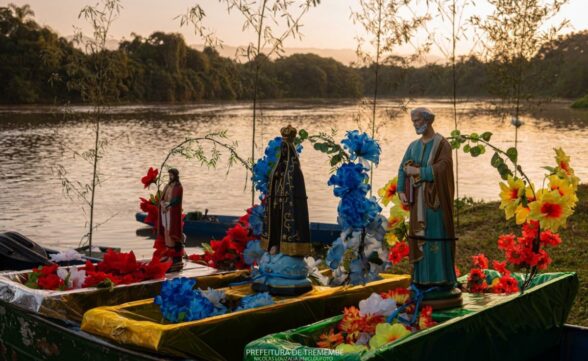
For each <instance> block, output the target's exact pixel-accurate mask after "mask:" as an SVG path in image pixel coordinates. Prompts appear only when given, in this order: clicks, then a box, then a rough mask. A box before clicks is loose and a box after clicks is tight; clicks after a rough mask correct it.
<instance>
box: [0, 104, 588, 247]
mask: <svg viewBox="0 0 588 361" xmlns="http://www.w3.org/2000/svg"><path fill="white" fill-rule="evenodd" d="M395 104H396V103H395V102H393V101H391V100H385V101H382V102H381V105H382V107H383V108H386V107H388V108H392V107H394V106H395ZM411 105H415V106H416V105H426V106H428V107H430V108H431V109H432V110H433V111H434V112H435V113H436V114H437V119H436V121H435V123H434V126H435V129H436V130H437V131H438V132H440V133H441V134H444V135H448V134H449V133H450V132H451V130H452V129H453V127H454V125H453V117H452V107H451V104H450V103H449V102H446V101H442V100H431V99H418V100H417V101H414V102H413V103H412V104H411ZM263 106H264V109H263V111H262V116H261V120H260V122H259V123H258V137H257V138H256V143H257V145H258V147H257V153H256V154H257V156H258V155H259V154H260V153H261V152H262V151H263V148H265V145H266V144H267V141H268V140H269V139H271V138H273V137H275V136H277V135H279V130H280V128H281V127H283V126H285V125H288V124H292V126H294V127H296V128H304V129H306V130H307V131H308V132H309V133H311V134H316V133H318V132H331V129H332V128H336V129H337V130H338V133H337V134H338V136H337V139H341V138H342V137H343V135H344V131H346V130H351V129H357V128H358V126H359V125H360V124H361V126H362V127H364V128H366V127H367V124H365V122H363V119H367V115H366V113H362V112H361V111H360V108H361V107H360V106H359V105H358V103H357V102H355V101H312V102H311V101H309V102H302V101H296V102H266V103H264V105H263ZM487 108H489V103H487V102H485V101H476V102H468V103H466V104H462V105H460V129H462V132H474V131H475V132H479V133H482V132H484V131H491V132H492V133H493V134H494V135H493V142H494V143H495V144H496V145H498V146H500V147H504V148H507V147H509V146H511V145H512V144H513V142H514V127H513V126H511V125H510V122H508V121H504V120H502V119H501V118H500V117H498V116H496V115H493V114H491V113H488V112H486V111H483V110H484V109H487ZM90 111H91V108H89V107H82V106H69V107H1V108H0V205H1V207H2V208H1V210H0V230H15V231H18V232H21V233H23V234H24V235H27V236H29V237H30V238H32V239H33V240H35V241H38V242H40V243H42V244H44V245H47V246H53V247H57V248H68V247H73V246H77V245H78V243H79V241H80V238H81V236H82V235H83V234H84V233H85V231H84V229H85V224H86V219H87V216H86V215H85V213H84V210H83V207H82V204H81V202H80V201H79V200H77V199H75V197H74V200H70V199H68V198H66V197H65V196H64V193H63V187H62V181H61V180H60V179H59V177H58V176H57V175H56V172H55V169H56V167H59V166H62V167H63V168H64V169H65V170H66V171H67V178H68V179H69V180H70V181H74V182H75V181H79V182H80V183H82V184H86V183H90V182H91V166H90V165H89V164H88V163H87V162H86V161H85V160H84V159H83V158H82V157H80V156H78V155H76V154H75V152H77V153H82V152H84V151H86V150H88V149H90V148H91V147H92V146H93V142H94V129H93V126H91V125H89V122H88V120H89V119H90V118H91V115H90V114H89V112H90ZM108 113H109V114H108V116H107V118H108V119H107V120H105V121H104V122H103V123H102V131H103V133H102V137H103V138H102V139H105V140H107V141H108V144H107V145H105V146H104V151H105V153H104V158H103V159H101V160H100V163H99V169H100V171H101V173H102V177H101V180H102V185H101V186H100V188H98V191H97V193H96V213H95V219H96V222H97V223H103V222H105V223H104V224H102V225H100V226H99V227H98V228H97V230H96V231H95V235H94V244H100V245H107V246H118V247H122V248H123V249H125V250H128V249H134V250H136V252H137V253H138V254H141V255H148V254H149V253H150V252H151V245H152V242H153V241H152V239H150V238H149V232H148V231H146V230H145V229H144V227H141V225H140V224H139V223H137V222H136V221H135V218H134V215H135V212H137V211H138V210H139V197H145V196H148V195H149V190H146V189H143V186H142V184H141V182H140V178H141V177H142V176H143V175H144V174H145V173H146V171H147V169H148V168H149V167H158V166H159V164H160V163H161V162H162V160H163V158H164V157H165V155H166V154H167V152H168V151H169V150H170V149H171V148H172V147H173V146H174V145H176V144H178V143H179V142H181V141H182V140H184V139H186V138H187V137H193V136H203V135H206V134H208V133H210V132H217V131H221V130H226V131H227V134H228V137H229V138H230V141H235V142H237V143H238V147H237V149H238V151H239V153H240V154H241V155H243V156H244V157H245V158H246V157H249V155H250V148H251V107H250V103H247V102H230V103H218V102H216V103H199V104H192V105H175V106H170V105H146V106H118V107H113V108H110V109H109V110H108ZM409 119H410V118H409V115H408V114H406V113H400V114H397V115H396V116H395V117H392V118H390V117H388V115H387V113H385V112H382V113H381V114H380V115H379V124H380V128H379V131H378V138H379V140H380V142H381V146H382V157H381V162H380V165H379V166H378V167H377V168H376V169H375V173H374V188H376V189H377V188H379V187H381V186H383V185H384V184H385V183H386V182H387V181H388V180H389V179H390V178H391V177H393V176H394V175H395V174H396V172H397V169H398V165H399V162H400V160H401V158H402V156H403V154H404V150H405V149H406V147H407V145H408V144H409V142H410V141H412V140H413V139H415V138H416V135H415V133H414V129H413V127H412V124H411V123H410V121H409ZM523 121H524V123H525V124H524V125H523V127H521V128H520V130H519V141H520V143H519V154H520V156H519V159H520V164H522V165H523V168H524V169H525V171H526V172H527V173H528V174H529V175H530V176H531V178H532V179H533V180H534V181H535V182H536V183H539V184H540V182H541V181H542V174H543V173H544V171H543V170H542V169H541V167H542V166H546V165H553V162H554V161H553V156H554V152H553V147H559V146H561V147H563V148H564V149H565V151H566V152H567V153H568V154H569V155H570V156H571V157H572V166H573V167H574V168H575V169H576V174H577V175H578V176H579V177H580V178H581V179H588V162H586V160H585V158H583V157H582V156H583V155H586V154H587V152H588V112H586V111H584V112H583V111H576V110H571V109H569V108H568V105H567V104H563V103H554V104H549V105H547V106H544V109H543V110H542V111H541V112H535V113H533V115H530V114H529V115H526V116H524V117H523ZM209 149H210V148H209V146H208V145H205V146H204V150H205V151H206V150H209ZM491 154H492V153H491V152H487V153H486V154H484V155H482V156H480V157H478V158H472V157H470V156H469V155H466V154H463V153H461V154H459V163H460V169H459V179H460V184H459V188H460V196H471V197H473V198H474V199H477V200H479V199H484V200H496V199H498V189H499V188H498V182H499V180H500V179H499V176H498V173H497V172H496V171H495V170H494V169H493V168H492V167H491V166H490V157H491ZM257 156H256V157H257ZM225 160H226V156H225V155H223V161H221V162H220V163H219V164H218V165H217V167H216V168H211V169H208V168H206V167H202V166H200V164H199V163H198V162H196V161H194V160H187V159H184V158H181V157H174V158H172V160H171V161H170V163H169V164H170V165H173V166H174V167H177V168H179V170H180V173H181V180H182V184H183V186H184V210H185V211H190V210H204V209H209V212H210V213H211V214H229V215H241V214H243V213H244V210H245V209H246V208H247V207H248V206H249V204H250V193H249V191H248V190H245V189H244V186H245V180H246V179H247V173H246V171H245V169H244V168H243V167H239V166H235V167H233V168H232V169H231V170H230V171H229V172H228V173H227V167H226V161H225ZM301 162H302V163H301V164H302V170H303V172H304V175H305V180H306V188H307V192H308V196H309V200H308V202H309V212H310V217H311V220H312V221H320V222H335V220H336V209H337V203H338V199H337V198H335V197H334V196H333V193H332V189H330V188H329V187H328V186H327V180H328V178H329V171H330V166H329V164H328V161H327V157H326V156H325V155H323V154H321V153H319V152H317V151H315V150H314V149H312V146H311V145H310V144H305V148H304V151H303V152H302V155H301ZM248 185H250V183H248Z"/></svg>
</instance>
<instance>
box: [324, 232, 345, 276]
mask: <svg viewBox="0 0 588 361" xmlns="http://www.w3.org/2000/svg"><path fill="white" fill-rule="evenodd" d="M343 254H345V245H344V244H343V240H342V239H341V237H339V238H337V239H336V240H335V242H333V244H332V245H331V247H330V248H329V251H328V252H327V259H326V260H327V265H328V266H329V268H331V269H336V268H337V267H339V264H341V259H342V258H343Z"/></svg>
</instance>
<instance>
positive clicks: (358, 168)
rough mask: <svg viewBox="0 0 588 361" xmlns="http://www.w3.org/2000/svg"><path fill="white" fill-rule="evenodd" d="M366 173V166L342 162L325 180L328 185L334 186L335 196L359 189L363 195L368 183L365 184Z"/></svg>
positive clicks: (341, 195) (366, 190)
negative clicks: (327, 179)
mask: <svg viewBox="0 0 588 361" xmlns="http://www.w3.org/2000/svg"><path fill="white" fill-rule="evenodd" d="M367 179H368V174H367V173H366V168H365V167H364V166H363V165H361V164H359V163H352V162H349V163H344V164H343V165H341V166H340V167H339V168H337V171H336V172H335V174H333V175H332V176H331V177H330V178H329V181H328V182H327V184H328V185H330V186H335V189H334V191H333V192H334V194H335V196H336V197H343V196H345V195H346V194H348V193H351V192H355V191H357V190H359V191H361V192H362V193H363V194H364V195H365V194H366V193H367V192H368V191H369V185H368V184H366V181H367Z"/></svg>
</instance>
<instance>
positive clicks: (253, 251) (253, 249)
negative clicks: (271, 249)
mask: <svg viewBox="0 0 588 361" xmlns="http://www.w3.org/2000/svg"><path fill="white" fill-rule="evenodd" d="M264 253H265V250H263V249H262V248H261V241H260V240H258V239H256V240H253V241H249V242H247V246H246V247H245V250H244V251H243V260H244V261H245V263H246V264H248V265H249V266H253V264H255V263H257V264H259V260H260V259H261V257H262V256H263V254H264Z"/></svg>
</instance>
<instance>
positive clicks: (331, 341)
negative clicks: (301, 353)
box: [316, 329, 343, 349]
mask: <svg viewBox="0 0 588 361" xmlns="http://www.w3.org/2000/svg"><path fill="white" fill-rule="evenodd" d="M319 340H320V341H318V342H317V343H316V345H317V347H320V348H330V349H333V348H335V347H336V346H337V345H339V344H341V343H343V335H342V334H341V332H338V333H335V331H334V330H333V329H330V330H329V333H323V334H321V335H320V336H319Z"/></svg>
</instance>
